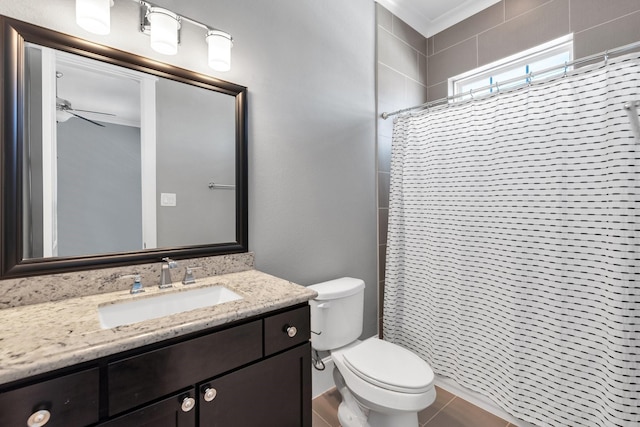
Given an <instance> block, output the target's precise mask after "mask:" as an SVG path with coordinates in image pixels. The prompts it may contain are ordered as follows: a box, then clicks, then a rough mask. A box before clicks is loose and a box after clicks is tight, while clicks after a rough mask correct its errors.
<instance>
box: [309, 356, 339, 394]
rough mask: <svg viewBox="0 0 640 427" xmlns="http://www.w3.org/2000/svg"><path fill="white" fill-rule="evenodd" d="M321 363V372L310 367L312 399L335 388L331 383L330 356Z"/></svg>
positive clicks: (331, 364) (331, 367)
mask: <svg viewBox="0 0 640 427" xmlns="http://www.w3.org/2000/svg"><path fill="white" fill-rule="evenodd" d="M322 362H323V363H324V370H323V371H319V370H317V369H316V368H314V367H313V366H312V367H311V384H312V387H311V394H312V396H313V398H314V399H315V398H316V397H318V396H320V395H321V394H323V393H325V392H327V391H329V390H331V389H332V388H334V387H335V386H336V385H335V383H334V381H333V360H331V356H327V357H325V358H324V359H322Z"/></svg>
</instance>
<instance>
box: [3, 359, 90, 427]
mask: <svg viewBox="0 0 640 427" xmlns="http://www.w3.org/2000/svg"><path fill="white" fill-rule="evenodd" d="M99 379H100V376H99V372H98V368H94V369H88V370H86V371H81V372H77V373H75V374H70V375H65V376H63V377H59V378H55V379H52V380H48V381H43V382H40V383H37V384H34V385H30V386H26V387H22V388H19V389H16V390H12V391H8V392H5V393H0V426H27V425H29V424H28V420H29V418H30V417H31V416H32V415H33V417H34V419H35V418H37V417H38V414H36V412H37V411H41V410H42V411H43V412H41V413H40V414H39V416H40V417H46V416H47V413H48V416H49V417H50V418H49V421H48V422H47V423H46V426H47V427H57V426H59V427H74V426H86V425H88V424H93V423H95V422H97V421H98V388H99ZM44 411H46V412H44ZM33 425H37V424H33ZM41 425H44V424H41Z"/></svg>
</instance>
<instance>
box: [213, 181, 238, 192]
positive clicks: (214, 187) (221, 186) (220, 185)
mask: <svg viewBox="0 0 640 427" xmlns="http://www.w3.org/2000/svg"><path fill="white" fill-rule="evenodd" d="M217 188H226V189H234V188H236V186H235V185H231V184H216V183H215V182H210V183H209V190H215V189H217Z"/></svg>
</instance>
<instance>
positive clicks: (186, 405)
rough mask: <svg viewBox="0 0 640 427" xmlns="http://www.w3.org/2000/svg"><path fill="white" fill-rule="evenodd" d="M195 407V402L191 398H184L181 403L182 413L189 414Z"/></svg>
mask: <svg viewBox="0 0 640 427" xmlns="http://www.w3.org/2000/svg"><path fill="white" fill-rule="evenodd" d="M194 406H196V400H195V399H194V398H193V397H185V398H184V400H183V401H182V406H181V408H182V412H189V411H190V410H192V409H193V407H194Z"/></svg>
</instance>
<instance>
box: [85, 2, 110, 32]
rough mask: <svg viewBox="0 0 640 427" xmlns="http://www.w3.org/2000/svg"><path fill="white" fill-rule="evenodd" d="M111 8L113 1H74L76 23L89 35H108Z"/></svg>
mask: <svg viewBox="0 0 640 427" xmlns="http://www.w3.org/2000/svg"><path fill="white" fill-rule="evenodd" d="M111 6H113V0H76V22H77V24H78V25H79V26H81V27H82V28H84V29H85V30H87V31H89V32H90V33H94V34H99V35H106V34H109V32H110V31H111V10H110V9H111Z"/></svg>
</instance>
